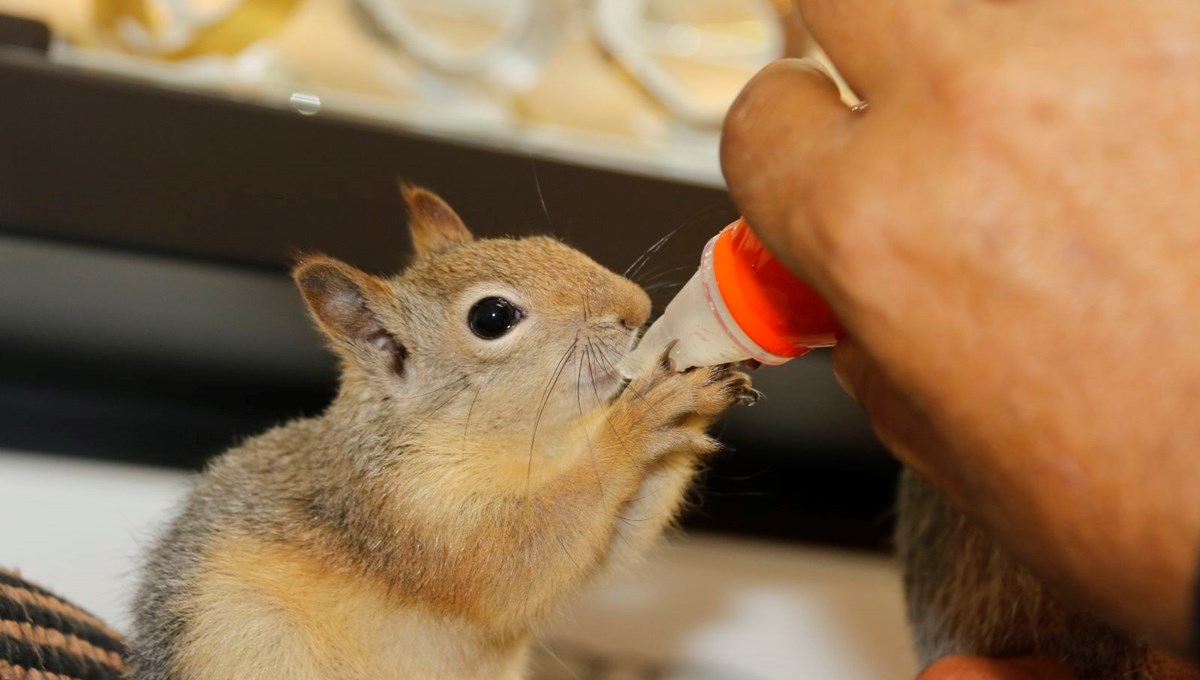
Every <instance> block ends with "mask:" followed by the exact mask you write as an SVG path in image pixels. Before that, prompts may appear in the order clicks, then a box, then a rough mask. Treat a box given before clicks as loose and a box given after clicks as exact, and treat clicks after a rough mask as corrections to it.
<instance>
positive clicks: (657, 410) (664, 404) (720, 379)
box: [562, 365, 757, 563]
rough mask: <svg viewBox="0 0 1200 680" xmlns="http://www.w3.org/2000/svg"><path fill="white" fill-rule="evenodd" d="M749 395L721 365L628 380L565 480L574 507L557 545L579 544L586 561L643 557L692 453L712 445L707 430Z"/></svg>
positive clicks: (677, 496) (676, 500)
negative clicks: (587, 453) (584, 459)
mask: <svg viewBox="0 0 1200 680" xmlns="http://www.w3.org/2000/svg"><path fill="white" fill-rule="evenodd" d="M756 396H757V393H756V392H755V391H754V390H753V389H752V388H751V387H750V378H749V376H748V375H746V374H745V373H743V372H741V371H737V370H733V369H730V368H728V367H716V368H699V369H694V370H691V371H688V372H685V373H676V372H674V371H671V370H670V369H668V368H667V367H666V366H665V365H658V366H656V367H655V368H654V369H653V370H651V371H649V372H648V373H646V374H644V375H642V376H641V377H639V378H638V379H635V380H634V381H633V382H632V383H631V384H630V385H629V386H628V387H627V388H626V389H625V391H624V392H623V393H622V394H621V395H620V396H619V397H618V398H617V400H616V401H615V402H614V403H613V404H612V405H611V406H610V407H609V409H608V411H607V413H606V414H605V418H604V422H603V423H601V424H600V425H599V426H598V433H597V435H596V436H595V438H594V440H593V441H592V442H591V451H590V456H589V457H590V459H591V460H590V461H588V462H584V463H582V464H581V465H580V466H579V468H578V469H577V470H576V471H574V472H573V473H572V474H571V475H569V477H570V481H569V482H567V483H568V484H571V485H574V486H575V487H576V488H575V489H574V493H573V494H570V495H572V496H574V498H575V499H576V500H577V501H578V505H576V507H575V508H574V512H573V513H572V514H574V515H575V517H574V519H573V521H571V522H567V523H565V527H567V528H569V531H568V532H567V533H568V534H569V535H568V536H563V537H562V539H563V542H564V543H566V544H567V545H572V544H579V543H584V542H586V554H587V555H588V557H589V558H590V559H589V561H591V562H593V563H600V562H605V561H612V560H624V559H626V558H630V557H635V556H637V555H640V554H642V553H643V552H645V551H646V550H647V549H648V548H649V547H650V546H651V545H652V544H653V543H654V541H655V540H656V539H657V538H658V537H659V536H660V535H661V533H662V531H663V529H664V528H665V527H666V526H667V525H668V524H669V523H670V522H671V520H672V519H674V517H675V515H676V513H677V512H678V510H679V507H680V506H681V505H682V502H683V498H684V494H685V492H686V490H687V486H688V484H689V482H690V481H691V479H692V476H693V474H694V471H695V466H696V461H697V460H698V458H699V456H701V455H704V454H707V453H711V452H712V451H714V450H716V448H717V447H718V444H717V442H716V440H714V439H713V438H712V437H710V436H709V435H708V432H707V430H708V427H709V426H710V425H712V423H713V421H714V420H716V419H717V418H718V417H719V416H720V415H721V414H722V413H724V412H725V410H726V409H727V408H728V407H729V406H730V405H732V404H734V403H742V402H748V401H753V399H755V398H756ZM580 515H585V516H587V518H585V517H581V516H580ZM585 527H590V529H591V530H590V531H589V530H587V529H585ZM578 547H579V549H580V550H583V549H585V546H582V545H580V546H578Z"/></svg>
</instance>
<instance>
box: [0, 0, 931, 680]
mask: <svg viewBox="0 0 1200 680" xmlns="http://www.w3.org/2000/svg"><path fill="white" fill-rule="evenodd" d="M784 56H810V57H814V58H817V59H821V60H824V59H825V57H824V55H823V54H822V53H821V51H820V49H819V47H818V46H817V45H816V44H815V43H814V42H813V41H812V40H811V39H810V38H809V36H808V35H807V33H806V32H805V30H804V27H803V25H802V22H801V21H800V19H799V17H798V15H797V13H796V12H795V11H794V10H793V9H792V8H791V6H790V2H789V0H0V512H6V513H9V516H12V517H17V518H19V519H18V521H8V520H6V521H5V522H2V523H0V564H5V565H7V566H16V567H19V568H22V569H23V570H24V571H25V573H26V575H27V576H29V577H30V578H33V579H34V580H41V581H43V582H45V584H46V585H48V586H50V587H52V588H58V589H59V590H61V591H63V592H64V593H65V594H66V595H67V596H69V597H73V598H76V599H78V600H79V601H81V603H82V604H84V605H85V606H90V607H92V608H93V609H95V610H97V612H98V613H100V614H101V615H102V616H105V617H108V618H111V619H112V620H114V621H115V622H116V623H117V624H118V625H124V623H125V621H126V619H125V618H124V603H125V598H127V595H128V590H129V587H130V584H131V583H132V579H133V574H132V570H133V569H134V568H135V565H136V555H137V553H138V551H139V550H140V549H141V548H142V546H144V544H145V542H146V541H147V540H148V539H149V537H151V536H152V535H153V531H154V528H155V527H156V526H157V525H158V523H160V522H161V521H162V520H163V518H164V517H165V516H166V514H167V513H168V512H169V507H170V505H171V503H173V502H174V501H175V499H177V498H178V497H179V496H180V494H181V493H182V490H183V489H184V488H186V484H187V482H188V479H189V478H190V475H191V474H193V473H194V471H195V470H198V469H200V467H202V465H203V464H204V461H205V460H206V459H207V458H209V457H211V456H213V455H215V454H217V453H220V452H221V451H222V450H223V449H225V448H227V447H228V446H229V445H231V444H233V443H235V442H237V441H238V440H239V439H241V438H244V437H246V436H249V435H252V434H254V433H256V432H258V431H261V430H262V429H264V428H266V427H268V426H270V425H273V424H276V423H279V422H282V421H285V420H287V419H289V418H292V417H296V416H299V415H304V414H311V413H315V412H318V411H319V410H320V409H321V408H323V406H324V405H325V404H326V403H328V401H329V399H330V398H331V396H332V394H333V390H334V387H335V385H334V380H335V374H334V365H333V362H332V361H331V358H330V357H329V356H328V355H327V353H326V352H325V351H324V350H323V349H322V346H321V342H320V339H319V338H318V336H317V334H316V333H315V332H314V331H313V329H312V327H311V324H310V323H309V321H308V320H307V318H306V316H305V312H304V309H303V305H302V304H301V302H300V299H299V296H298V295H297V294H296V293H295V291H294V289H293V287H292V284H291V283H290V281H289V279H288V278H287V270H288V268H289V266H290V263H291V262H292V261H293V260H294V258H295V257H296V255H297V254H298V253H302V252H312V251H321V252H326V253H329V254H332V255H335V256H337V257H340V258H343V259H345V260H347V261H349V262H352V263H354V264H355V265H357V266H359V267H362V268H364V269H367V270H368V271H372V272H376V273H390V272H394V271H396V270H397V269H399V268H400V267H401V266H402V265H403V263H404V261H405V259H406V257H407V255H408V249H409V245H408V243H407V234H406V232H405V229H404V225H403V220H404V210H403V206H402V204H401V201H400V199H399V196H398V193H397V190H396V181H397V179H404V180H407V181H410V182H414V183H418V184H422V185H425V186H428V187H430V188H431V189H433V190H435V191H437V192H438V193H440V194H441V195H442V196H444V197H445V198H446V199H447V200H448V201H449V202H450V203H451V204H452V205H454V206H455V208H456V209H457V210H458V211H459V212H460V213H461V214H462V216H463V217H464V219H465V220H466V222H467V224H468V225H469V226H470V227H471V228H472V229H473V230H474V231H475V232H476V233H477V234H478V235H481V236H499V235H509V234H513V235H521V234H532V233H548V234H552V235H555V236H557V237H559V238H561V239H563V240H565V241H567V242H568V243H570V244H572V245H574V246H576V247H578V248H580V249H582V250H584V251H585V252H587V253H589V254H590V255H592V256H593V257H595V258H596V259H597V260H599V261H600V262H601V263H602V264H605V265H607V266H609V267H611V268H613V269H615V270H617V271H622V270H625V269H626V268H627V267H628V266H629V265H630V264H631V263H633V262H634V261H635V260H637V259H638V258H639V257H640V256H641V255H642V254H643V253H646V252H647V251H648V250H650V249H652V247H653V246H655V244H659V243H660V242H662V239H663V238H664V237H668V236H669V238H667V240H666V241H665V242H662V244H661V247H658V248H657V249H655V250H653V251H652V253H651V254H649V255H648V256H647V257H646V258H645V264H644V266H641V267H639V269H638V272H637V275H636V278H637V280H638V282H639V283H641V284H642V285H643V286H645V287H646V288H647V289H648V290H649V291H651V292H652V296H653V297H654V299H655V301H656V305H657V306H658V309H659V311H661V308H662V306H664V305H665V304H666V302H667V301H669V300H670V298H671V296H672V294H673V293H674V292H675V290H677V288H678V287H679V286H680V285H681V284H682V283H683V282H684V281H686V280H687V278H688V277H689V276H690V275H691V273H692V272H693V271H694V269H695V266H696V264H697V262H698V257H699V253H700V249H701V247H702V245H703V243H704V242H705V241H706V240H707V239H708V238H709V237H711V236H712V235H713V234H715V233H716V232H717V231H718V230H719V229H720V228H721V227H723V226H724V225H725V224H727V223H728V222H730V221H732V219H734V218H735V217H736V214H735V212H734V211H733V208H732V205H731V204H730V203H729V200H728V197H727V195H726V193H725V191H724V185H723V180H722V178H721V173H720V168H719V165H718V159H717V147H718V137H719V130H720V124H721V120H722V117H723V115H724V112H725V110H726V108H727V107H728V105H729V104H730V102H731V101H732V100H733V98H734V97H735V96H736V94H737V92H738V90H739V89H740V87H741V86H742V84H744V83H745V81H746V80H748V79H749V77H750V76H751V75H752V74H753V73H754V72H755V71H757V70H758V69H759V68H760V67H762V66H763V65H765V64H766V63H767V62H769V61H771V60H773V59H777V58H780V57H784ZM843 93H844V95H845V97H846V99H847V101H848V102H849V101H852V95H851V94H850V93H849V92H848V91H846V90H845V89H843ZM814 171H818V172H819V169H814ZM756 383H757V386H758V387H760V389H762V390H763V391H764V392H765V393H766V395H767V399H766V401H765V402H762V403H760V404H759V405H758V406H755V407H754V408H752V409H740V410H738V411H737V412H735V413H734V414H733V415H732V416H731V417H730V418H729V420H728V422H727V423H726V424H725V425H724V427H723V430H722V437H723V439H724V440H725V441H726V442H727V443H728V444H729V445H730V449H731V450H730V451H729V452H727V453H724V454H722V455H720V456H719V457H717V458H716V459H715V460H714V461H713V462H712V465H711V466H710V468H709V469H708V470H707V472H706V473H705V475H704V477H703V480H702V484H701V488H700V489H699V490H698V491H697V494H696V503H695V506H694V508H693V509H692V510H691V511H690V512H689V514H688V516H687V517H686V519H685V522H684V524H685V526H686V527H687V528H688V530H689V531H688V536H689V537H688V538H686V539H681V540H677V541H675V542H673V543H672V544H671V545H670V546H668V547H667V548H666V549H664V551H663V553H662V554H661V555H659V556H657V557H656V558H655V559H654V560H652V564H651V566H650V567H649V568H648V569H647V571H645V572H640V573H638V574H636V575H631V576H630V577H628V578H623V579H618V580H617V581H616V582H614V583H611V584H608V585H606V586H605V587H603V588H601V589H599V590H598V591H597V592H596V593H594V594H593V595H592V596H591V597H590V598H589V599H587V600H586V601H585V602H583V603H582V604H581V606H580V607H579V609H578V611H576V612H575V613H573V614H572V616H571V617H568V619H567V620H565V621H564V622H563V623H562V625H561V627H560V629H558V630H556V631H553V634H552V635H551V636H550V639H551V641H552V647H551V650H550V651H552V652H553V656H547V659H548V661H547V662H546V663H545V664H544V665H543V670H542V671H541V672H542V675H541V676H540V677H544V678H556V677H576V678H608V677H612V678H617V677H620V678H642V677H646V678H649V677H656V678H746V679H748V680H749V679H767V680H769V679H774V678H780V679H783V678H809V677H811V678H818V677H820V678H831V677H863V678H907V677H911V676H912V674H913V670H914V666H913V661H912V660H911V657H910V655H909V653H908V651H907V644H908V642H907V635H906V633H905V631H904V628H903V617H902V611H901V601H900V595H899V579H898V576H897V575H896V573H895V571H894V569H893V567H892V565H891V564H890V562H889V561H888V559H887V551H888V540H887V536H888V532H889V531H890V516H889V511H890V507H891V502H892V485H893V481H894V478H895V474H896V467H895V464H894V463H893V462H892V461H891V460H890V459H889V458H888V457H887V456H886V454H885V453H884V452H883V451H882V450H881V449H880V448H879V446H878V444H877V443H876V442H875V441H874V439H873V438H872V436H871V433H870V428H869V426H868V425H867V423H866V422H865V420H864V419H863V418H862V416H861V415H860V414H859V412H858V411H857V409H856V408H855V406H854V405H853V403H852V402H851V401H850V400H849V399H848V398H847V397H846V396H845V395H844V394H843V393H842V392H841V391H840V390H839V389H838V387H837V385H836V382H835V381H834V379H833V377H832V373H831V371H830V367H829V358H828V355H827V353H823V352H816V353H813V354H811V355H808V356H806V357H803V358H802V359H800V360H797V361H794V362H792V363H791V364H788V365H786V366H783V367H779V368H769V369H766V370H763V371H760V372H759V375H758V376H756Z"/></svg>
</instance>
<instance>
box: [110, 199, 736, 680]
mask: <svg viewBox="0 0 1200 680" xmlns="http://www.w3.org/2000/svg"><path fill="white" fill-rule="evenodd" d="M403 193H404V196H405V199H406V201H407V203H408V206H409V210H410V213H411V216H410V228H411V232H412V241H413V245H414V250H415V258H414V260H413V262H412V263H411V264H410V266H409V267H408V268H407V269H406V270H405V271H404V272H402V273H401V274H399V275H397V276H393V277H391V278H377V277H374V276H370V275H368V274H366V273H364V272H361V271H359V270H357V269H355V268H353V267H351V266H349V265H347V264H344V263H342V262H339V261H337V260H334V259H331V258H328V257H322V256H312V257H307V258H304V259H303V260H301V261H300V262H299V264H298V265H297V266H296V268H295V270H294V273H293V277H294V279H295V281H296V284H297V285H298V286H299V288H300V292H301V293H302V294H303V297H304V300H305V302H306V303H307V305H308V308H309V310H310V311H311V313H312V316H313V317H314V319H315V320H316V323H317V325H318V326H319V327H320V329H321V331H323V332H324V334H325V335H326V336H327V337H328V340H329V343H330V345H331V346H332V348H333V349H334V350H335V351H336V353H337V354H338V356H339V358H340V359H341V366H342V371H341V382H340V389H339V392H338V395H337V397H336V399H335V400H334V401H333V403H332V404H331V405H330V406H329V408H328V409H327V410H326V411H325V412H324V413H323V414H322V415H320V416H317V417H315V418H308V419H302V420H297V421H294V422H291V423H288V424H286V425H284V426H282V427H278V428H276V429H273V430H270V431H268V432H266V433H265V434H262V435H260V436H257V437H255V438H253V439H250V440H249V441H247V442H246V443H244V444H242V445H241V446H238V447H236V448H234V449H233V450H231V451H229V452H227V453H225V454H224V455H222V456H221V457H219V458H218V459H217V460H215V461H214V462H213V463H212V464H211V465H210V466H209V468H208V469H207V471H206V472H205V473H204V474H203V476H202V477H201V478H200V480H199V481H198V483H197V485H196V487H195V488H194V489H193V490H192V492H191V493H190V495H189V496H188V498H187V499H186V501H185V503H184V506H183V509H182V512H181V514H180V515H179V516H178V517H177V518H176V519H175V520H174V522H173V523H172V524H171V525H170V527H169V528H168V530H167V531H166V533H165V535H164V536H162V537H161V539H160V540H159V542H158V543H157V545H156V547H154V549H153V550H152V552H151V554H150V556H149V560H148V564H147V565H146V567H145V571H144V579H143V582H142V584H141V587H140V591H139V592H138V594H137V597H136V601H135V605H134V619H135V621H134V630H133V635H132V649H133V651H132V657H131V665H132V672H131V677H132V678H136V679H138V680H167V679H171V680H229V679H230V678H239V679H254V678H287V679H288V680H309V679H315V678H338V679H340V680H353V679H362V680H367V679H369V680H384V679H387V678H414V679H420V680H431V679H435V678H436V679H439V680H452V679H456V678H487V679H493V678H496V679H507V678H522V677H524V670H523V668H524V664H525V659H526V656H527V650H528V647H529V644H530V642H529V641H530V638H531V635H532V633H533V632H534V631H535V630H536V629H537V627H538V625H539V623H541V622H543V621H545V620H546V618H547V615H548V614H550V613H552V612H553V611H554V610H555V608H556V606H558V605H560V604H561V603H563V602H564V600H565V599H567V598H568V597H569V596H570V595H571V594H572V593H575V592H577V591H579V590H580V588H581V586H583V585H584V584H586V583H588V582H589V581H591V580H592V579H594V578H595V577H596V576H597V574H599V573H600V572H602V571H603V570H605V569H606V568H608V567H609V566H610V565H612V564H614V563H618V562H622V561H625V560H627V559H629V558H632V557H635V556H637V555H639V554H641V553H643V552H645V551H646V550H647V548H649V547H650V546H651V545H652V544H653V543H654V542H655V540H656V539H657V538H658V537H659V536H660V534H661V533H662V532H663V530H664V528H665V527H666V526H667V525H668V523H670V522H671V520H672V519H673V517H674V516H675V515H676V513H677V511H678V510H679V508H680V505H681V503H682V499H683V496H684V493H685V490H686V488H687V486H688V484H689V482H690V480H691V479H692V476H693V471H694V469H695V466H696V463H697V460H698V458H699V457H700V456H702V455H703V454H706V453H709V452H711V451H713V450H714V449H716V448H717V443H716V442H715V441H714V440H713V439H712V438H710V437H709V436H708V435H707V434H706V428H707V427H708V426H709V425H710V424H711V423H712V422H713V421H714V419H715V418H717V417H718V416H720V415H721V414H722V413H723V412H724V411H725V410H726V408H727V407H729V406H730V405H731V404H734V403H737V402H742V401H749V400H752V399H753V398H754V397H755V395H756V394H757V393H756V392H754V390H753V389H752V388H751V387H750V382H749V378H748V376H747V375H746V374H745V373H743V372H740V371H736V370H733V369H730V368H715V369H702V370H693V371H690V372H687V373H674V372H672V371H670V370H668V369H667V368H666V367H665V366H663V365H659V366H656V367H654V368H652V369H648V370H647V371H646V372H645V373H644V374H643V375H641V376H640V377H638V378H636V379H635V380H633V381H632V382H631V383H630V384H629V385H628V386H627V387H624V389H622V388H623V386H624V383H623V381H622V379H621V378H620V377H619V375H618V373H617V370H616V364H617V362H618V361H620V360H621V358H622V357H623V356H624V354H625V353H626V352H627V351H628V350H629V349H630V348H631V347H632V345H633V343H634V342H635V339H636V334H637V330H638V329H639V328H641V327H642V325H643V324H644V323H645V322H646V320H647V317H648V315H649V313H650V300H649V298H648V297H647V296H646V294H645V292H643V291H642V290H641V288H639V287H638V286H637V285H635V284H634V283H633V282H631V281H629V280H627V279H625V278H622V277H621V276H618V275H616V274H614V273H612V272H610V271H608V270H606V269H604V268H602V267H601V266H600V265H598V264H597V263H595V262H594V261H592V260H591V259H589V258H587V257H586V256H584V255H583V254H581V253H579V252H578V251H575V250H573V249H571V248H569V247H567V246H566V245H563V244H562V243H560V242H558V241H556V240H554V239H551V238H547V237H531V238H523V239H482V240H475V239H474V237H473V236H472V235H471V233H470V232H469V231H468V230H467V228H466V226H464V224H463V223H462V221H461V220H460V218H459V217H458V215H456V214H455V212H454V211H453V210H452V209H451V208H450V207H449V206H448V205H447V204H446V203H445V202H443V201H442V200H441V199H440V198H438V197H437V196H436V195H434V194H432V193H430V192H428V191H426V190H423V189H418V188H406V189H404V192H403Z"/></svg>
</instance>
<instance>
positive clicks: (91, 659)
mask: <svg viewBox="0 0 1200 680" xmlns="http://www.w3.org/2000/svg"><path fill="white" fill-rule="evenodd" d="M125 652H126V648H125V641H124V639H123V638H122V637H121V635H120V634H119V633H117V632H116V631H114V630H112V629H111V628H109V627H108V626H106V625H104V622H103V621H101V620H100V619H97V618H96V617H95V616H92V615H91V614H89V613H87V612H86V611H84V610H82V609H80V608H79V607H76V606H75V605H73V604H71V603H69V602H67V601H66V600H63V599H62V598H60V597H58V596H56V595H54V594H53V593H50V592H49V591H46V590H44V589H42V588H40V587H38V586H36V585H34V584H32V583H29V582H28V581H26V580H24V579H23V578H21V577H20V576H19V575H17V573H15V572H11V571H6V570H4V569H0V680H118V679H119V678H121V677H122V675H123V673H124V671H125V660H124V657H125Z"/></svg>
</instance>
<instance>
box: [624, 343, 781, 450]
mask: <svg viewBox="0 0 1200 680" xmlns="http://www.w3.org/2000/svg"><path fill="white" fill-rule="evenodd" d="M759 396H760V393H759V392H758V391H757V390H755V389H754V388H753V387H751V385H750V376H749V375H748V374H746V373H745V372H743V371H740V370H736V369H735V368H733V367H730V366H715V367H712V368H694V369H691V370H689V371H685V372H683V373H677V372H675V371H673V370H671V369H670V368H669V367H668V366H667V364H666V363H665V362H660V363H659V364H657V365H656V366H655V367H654V369H653V370H651V371H648V372H647V373H645V374H643V375H641V376H639V377H638V378H637V379H635V380H634V381H633V382H631V383H630V384H629V386H628V387H626V389H625V392H624V393H623V394H622V395H621V397H620V398H619V399H618V406H619V407H622V408H624V409H626V410H628V411H629V412H631V413H633V414H636V415H637V416H638V417H637V418H636V420H638V421H640V422H641V424H642V426H643V427H645V428H646V429H647V430H649V432H648V434H656V435H658V436H659V437H660V438H662V441H663V443H664V444H667V445H668V446H669V447H670V448H677V447H678V446H679V445H680V444H684V443H685V442H686V443H690V444H691V445H692V448H695V449H698V450H706V451H707V450H712V449H714V448H715V447H716V444H715V442H714V441H713V440H712V439H711V438H709V437H708V435H707V434H706V432H705V431H706V430H707V428H708V427H709V426H710V425H711V424H712V423H713V421H714V420H716V419H717V418H718V417H720V416H721V414H723V413H724V412H725V411H726V410H727V409H728V408H729V407H730V406H732V405H734V404H752V403H754V402H755V401H757V400H758V398H759ZM676 439H680V440H684V441H674V440H676Z"/></svg>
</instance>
